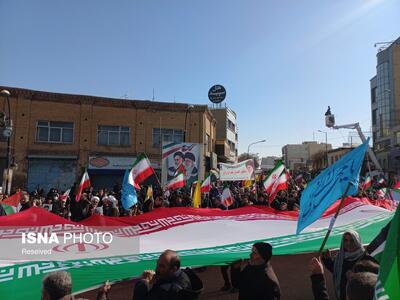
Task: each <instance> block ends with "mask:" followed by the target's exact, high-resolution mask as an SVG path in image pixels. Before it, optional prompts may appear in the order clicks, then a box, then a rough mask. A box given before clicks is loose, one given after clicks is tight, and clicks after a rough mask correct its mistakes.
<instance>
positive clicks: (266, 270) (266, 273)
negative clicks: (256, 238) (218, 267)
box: [231, 243, 281, 300]
mask: <svg viewBox="0 0 400 300" xmlns="http://www.w3.org/2000/svg"><path fill="white" fill-rule="evenodd" d="M271 257H272V246H271V245H270V244H268V243H255V244H254V245H253V247H252V250H251V253H250V261H249V263H244V262H243V261H241V262H237V263H235V264H233V265H232V268H231V279H232V285H233V286H234V287H235V288H238V289H239V300H245V299H254V300H256V299H266V300H267V299H268V300H269V299H271V300H278V299H280V294H281V293H280V288H279V281H278V278H277V277H276V275H275V272H274V270H273V268H272V266H271V263H270V259H271ZM241 267H244V268H241Z"/></svg>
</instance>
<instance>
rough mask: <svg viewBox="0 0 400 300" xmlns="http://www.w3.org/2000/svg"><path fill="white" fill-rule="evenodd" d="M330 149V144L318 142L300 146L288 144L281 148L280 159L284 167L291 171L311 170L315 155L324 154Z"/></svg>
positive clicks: (304, 143) (305, 143)
mask: <svg viewBox="0 0 400 300" xmlns="http://www.w3.org/2000/svg"><path fill="white" fill-rule="evenodd" d="M331 149H332V145H331V144H325V143H318V142H314V141H312V142H303V143H302V144H288V145H285V146H284V147H283V148H282V157H283V160H284V162H285V165H286V166H287V167H288V168H289V169H291V170H298V169H304V168H305V169H311V168H313V161H314V159H315V157H316V156H318V155H317V154H319V153H326V152H327V151H329V150H331Z"/></svg>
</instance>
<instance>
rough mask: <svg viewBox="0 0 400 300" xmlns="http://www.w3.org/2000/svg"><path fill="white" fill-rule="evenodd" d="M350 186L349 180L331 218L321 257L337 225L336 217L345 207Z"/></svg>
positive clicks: (320, 251) (319, 253)
mask: <svg viewBox="0 0 400 300" xmlns="http://www.w3.org/2000/svg"><path fill="white" fill-rule="evenodd" d="M350 186H351V183H350V182H349V183H348V184H347V187H346V190H345V192H344V193H343V195H342V199H341V200H340V203H339V206H338V208H337V210H336V212H335V215H334V216H333V218H332V219H331V222H330V224H329V228H328V231H327V233H326V235H325V238H324V240H323V241H322V244H321V247H320V248H319V252H318V257H320V256H321V255H322V251H323V250H324V247H325V244H326V242H327V241H328V238H329V235H330V234H331V232H332V229H333V226H334V225H335V222H336V219H337V217H338V215H339V212H340V210H341V208H342V207H343V204H344V200H345V199H346V197H347V192H348V191H349V189H350Z"/></svg>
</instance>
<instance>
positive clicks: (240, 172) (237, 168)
mask: <svg viewBox="0 0 400 300" xmlns="http://www.w3.org/2000/svg"><path fill="white" fill-rule="evenodd" d="M254 172H255V169H254V161H253V160H252V159H248V160H244V161H242V162H240V163H237V164H224V163H220V164H219V179H220V180H222V181H241V180H254V178H255V177H254V176H255V175H254Z"/></svg>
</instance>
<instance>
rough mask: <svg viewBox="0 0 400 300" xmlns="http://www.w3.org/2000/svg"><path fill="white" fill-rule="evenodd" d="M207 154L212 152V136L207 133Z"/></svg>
mask: <svg viewBox="0 0 400 300" xmlns="http://www.w3.org/2000/svg"><path fill="white" fill-rule="evenodd" d="M205 146H206V152H211V147H210V146H211V144H210V135H209V134H207V133H206V143H205Z"/></svg>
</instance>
